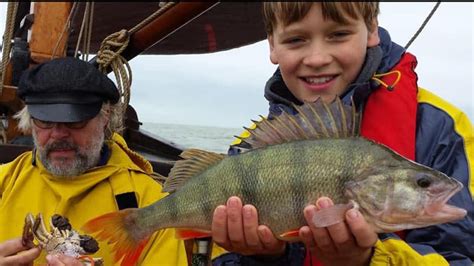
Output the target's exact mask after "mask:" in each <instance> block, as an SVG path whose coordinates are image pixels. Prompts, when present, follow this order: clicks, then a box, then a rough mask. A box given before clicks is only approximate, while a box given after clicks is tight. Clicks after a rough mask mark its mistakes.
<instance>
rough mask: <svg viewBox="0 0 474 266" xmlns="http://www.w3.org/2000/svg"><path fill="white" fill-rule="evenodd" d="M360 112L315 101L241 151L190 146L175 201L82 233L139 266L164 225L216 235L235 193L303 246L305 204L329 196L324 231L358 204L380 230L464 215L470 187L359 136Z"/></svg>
mask: <svg viewBox="0 0 474 266" xmlns="http://www.w3.org/2000/svg"><path fill="white" fill-rule="evenodd" d="M353 106H354V105H352V107H351V106H346V105H343V104H342V103H341V101H340V100H339V98H336V101H335V102H333V103H332V104H330V105H327V104H325V103H323V102H322V101H316V102H315V103H305V104H304V105H302V106H293V108H294V109H295V110H296V113H297V114H296V115H291V114H288V113H282V114H281V115H279V116H276V117H275V118H274V119H272V120H267V119H263V120H261V121H259V122H256V121H254V122H255V123H256V126H255V128H253V129H247V130H248V131H249V136H248V137H245V138H241V141H242V145H241V146H239V148H241V149H242V153H240V154H238V155H234V156H226V155H223V154H217V153H213V152H208V151H202V150H197V149H190V150H186V151H184V152H183V153H182V154H181V157H182V158H183V160H179V161H177V162H176V163H175V165H174V166H173V168H172V169H171V172H170V174H169V177H168V179H167V180H166V182H165V184H164V186H163V191H165V192H170V193H171V194H170V195H168V196H167V197H165V198H163V199H161V200H160V201H157V202H155V203H153V204H152V205H150V206H147V207H145V208H140V209H125V210H122V211H120V212H113V213H108V214H104V215H102V216H99V217H97V218H94V219H92V220H91V221H89V222H87V223H86V224H85V225H84V227H83V229H84V230H85V231H86V232H88V233H94V234H96V236H97V237H96V238H97V239H99V240H102V241H109V243H114V245H115V246H114V249H115V250H116V254H115V257H116V260H117V261H118V260H120V259H122V258H123V260H122V265H133V264H134V263H135V262H136V260H137V259H138V257H139V255H140V253H141V251H142V250H143V248H144V247H145V246H146V243H147V241H148V239H149V237H150V236H151V235H152V234H153V233H154V232H155V231H157V230H159V229H162V228H169V227H174V228H178V230H177V235H178V237H180V238H183V239H186V238H193V237H204V236H210V235H211V232H210V231H211V223H212V217H213V212H214V210H215V208H216V207H217V206H218V205H223V204H225V203H226V201H227V200H228V198H229V197H231V196H238V197H240V198H241V199H242V202H243V203H244V204H252V205H254V206H255V207H256V208H257V210H258V217H259V223H260V224H263V225H267V226H268V227H269V228H270V229H271V230H272V232H273V233H274V235H275V236H276V237H277V238H280V239H282V240H288V241H292V240H297V231H296V230H297V229H299V228H300V227H301V226H303V225H306V220H305V219H304V214H303V209H304V207H305V206H306V205H308V204H313V203H314V202H315V201H316V200H317V199H318V198H319V197H321V196H327V197H329V198H331V199H332V200H333V201H334V203H335V204H336V205H335V206H332V207H330V208H327V209H323V210H320V211H318V212H317V213H316V214H315V215H314V217H312V220H311V222H312V223H313V224H314V225H315V226H317V227H326V226H329V225H331V224H335V223H338V222H341V221H343V220H344V217H345V212H346V210H347V209H348V208H350V207H352V206H354V207H357V208H359V210H360V212H361V213H362V215H363V216H364V218H365V219H366V221H367V222H368V223H369V224H370V225H371V226H372V227H373V229H374V231H375V232H394V231H398V230H403V229H411V228H419V227H424V226H428V225H433V224H439V223H445V222H450V221H454V220H458V219H461V218H463V217H464V216H465V215H466V213H467V212H466V210H464V209H461V208H457V207H455V206H451V205H448V204H446V202H447V201H448V199H449V198H450V197H451V196H452V195H454V193H456V192H457V191H459V190H461V189H462V184H461V183H460V182H458V181H457V180H455V179H453V178H450V177H448V176H446V175H445V174H443V173H440V172H438V171H436V170H434V169H430V168H428V167H426V166H423V165H419V164H417V163H416V162H413V161H410V160H408V159H406V158H403V157H402V156H400V155H398V154H397V153H395V152H393V151H392V150H390V149H389V148H387V147H386V146H383V145H380V144H376V143H374V142H372V141H369V140H366V139H364V138H362V137H359V124H360V119H359V114H358V113H357V112H356V111H355V109H354V107H353ZM349 202H350V203H349Z"/></svg>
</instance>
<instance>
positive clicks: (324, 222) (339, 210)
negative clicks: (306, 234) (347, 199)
mask: <svg viewBox="0 0 474 266" xmlns="http://www.w3.org/2000/svg"><path fill="white" fill-rule="evenodd" d="M352 207H354V205H353V204H352V203H347V204H336V205H334V206H332V207H329V208H327V209H321V210H319V211H317V212H316V214H315V215H314V216H313V219H312V220H313V224H314V226H316V227H326V226H330V225H333V224H337V223H340V222H342V221H344V217H345V214H346V211H348V210H349V209H351V208H352Z"/></svg>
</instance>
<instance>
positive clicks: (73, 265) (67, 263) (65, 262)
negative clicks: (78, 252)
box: [46, 254, 84, 266]
mask: <svg viewBox="0 0 474 266" xmlns="http://www.w3.org/2000/svg"><path fill="white" fill-rule="evenodd" d="M46 261H47V262H48V266H83V265H84V264H83V263H82V262H80V261H79V260H77V259H75V258H73V257H69V256H66V255H62V254H55V255H48V256H46Z"/></svg>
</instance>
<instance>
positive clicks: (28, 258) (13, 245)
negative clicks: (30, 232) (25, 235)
mask: <svg viewBox="0 0 474 266" xmlns="http://www.w3.org/2000/svg"><path fill="white" fill-rule="evenodd" d="M40 253H41V250H40V249H39V248H38V247H28V246H23V244H22V240H21V237H18V238H14V239H10V240H7V241H5V242H3V243H0V265H32V264H33V261H34V260H35V259H36V258H37V257H38V256H39V255H40Z"/></svg>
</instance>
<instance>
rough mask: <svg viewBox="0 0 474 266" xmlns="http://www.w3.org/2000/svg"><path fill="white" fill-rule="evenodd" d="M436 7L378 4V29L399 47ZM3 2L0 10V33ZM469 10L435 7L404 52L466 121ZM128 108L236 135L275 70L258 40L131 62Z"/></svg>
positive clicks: (144, 116)
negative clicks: (224, 48)
mask: <svg viewBox="0 0 474 266" xmlns="http://www.w3.org/2000/svg"><path fill="white" fill-rule="evenodd" d="M435 4H436V3H434V2H424V3H413V2H405V3H402V2H398V3H393V2H391V3H388V2H382V3H381V4H380V9H381V13H380V16H379V25H380V26H382V27H384V28H386V29H387V30H388V31H389V32H390V35H391V38H392V41H394V42H396V43H398V44H400V45H402V46H405V44H406V43H407V42H408V41H409V40H410V38H411V37H412V36H413V35H414V33H415V32H416V31H417V30H418V28H419V27H420V26H421V24H422V23H423V21H424V19H425V18H426V17H427V15H428V14H429V12H430V11H431V9H432V8H433V6H434V5H435ZM6 5H7V3H5V2H1V3H0V32H1V33H2V34H3V31H4V27H5V16H6ZM473 13H474V3H446V2H443V3H441V5H440V6H439V8H438V10H437V11H436V13H435V14H434V16H433V17H432V18H431V20H430V21H429V22H428V24H427V25H426V27H425V28H424V30H423V31H422V32H421V34H420V35H419V36H418V37H417V39H416V40H415V41H414V43H412V45H411V46H410V47H409V49H408V52H410V53H412V54H414V55H415V56H416V57H417V60H418V66H417V68H416V71H417V73H418V85H419V86H421V87H423V88H427V89H428V90H430V91H432V92H434V93H435V94H437V95H439V96H441V97H442V98H444V99H445V100H447V101H448V102H450V103H452V104H454V105H455V106H457V107H458V108H460V109H461V110H463V111H464V112H465V113H467V114H468V115H469V117H470V120H471V122H472V121H474V92H473V85H474V75H473V73H474V71H473V70H474V66H473V65H474V61H473V59H474V58H473V49H474V48H473V44H474V35H473V25H474V16H473ZM130 65H131V68H132V74H133V84H132V88H131V105H132V106H133V107H134V108H135V109H136V110H137V112H138V118H139V120H140V121H142V122H145V123H146V122H156V123H175V124H190V125H204V126H218V127H228V128H241V127H242V126H247V125H249V124H250V123H251V121H250V120H251V119H257V118H258V116H259V115H266V114H267V113H268V103H267V101H266V99H265V98H264V97H263V88H264V85H265V82H266V81H267V80H268V78H269V77H270V76H271V75H272V74H273V72H274V71H275V69H276V66H275V65H273V64H271V63H270V60H269V48H268V43H267V42H266V41H261V42H258V43H255V44H252V45H248V46H245V47H241V48H235V49H232V50H228V51H224V52H218V53H213V54H206V55H162V56H156V55H155V56H138V57H137V58H134V59H133V60H131V61H130Z"/></svg>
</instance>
